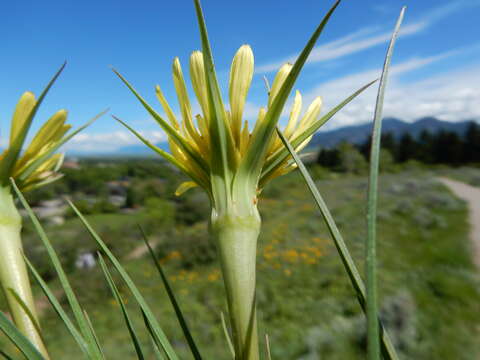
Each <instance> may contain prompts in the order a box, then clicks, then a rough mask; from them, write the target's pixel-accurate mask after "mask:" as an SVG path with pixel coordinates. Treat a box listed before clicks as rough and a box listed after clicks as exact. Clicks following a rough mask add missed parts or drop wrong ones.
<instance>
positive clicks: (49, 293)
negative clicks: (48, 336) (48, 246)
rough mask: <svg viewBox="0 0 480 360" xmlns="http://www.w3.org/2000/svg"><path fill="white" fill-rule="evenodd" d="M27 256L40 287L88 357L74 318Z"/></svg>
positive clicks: (26, 260) (27, 261) (26, 259)
mask: <svg viewBox="0 0 480 360" xmlns="http://www.w3.org/2000/svg"><path fill="white" fill-rule="evenodd" d="M24 258H25V262H26V263H27V266H28V267H29V269H30V271H31V272H32V274H33V277H34V278H35V280H36V281H37V283H38V284H39V285H40V288H41V289H42V291H43V293H44V294H45V296H46V297H47V299H48V301H49V302H50V304H51V305H52V307H53V309H54V310H55V312H56V313H57V314H58V316H59V317H60V319H62V321H63V323H64V324H65V326H66V327H67V329H68V331H69V332H70V334H71V335H72V337H73V338H74V339H75V341H76V343H77V344H78V346H79V347H80V349H81V350H82V352H83V353H84V354H85V355H87V357H88V350H87V344H86V343H85V339H84V338H83V337H82V335H81V334H80V333H79V332H78V330H77V328H76V327H75V325H74V324H73V322H72V320H71V319H70V317H69V316H68V315H67V313H66V312H65V311H64V310H63V308H62V306H61V305H60V303H59V302H58V300H57V298H56V297H55V295H54V294H53V292H52V291H51V290H50V288H49V287H48V285H47V283H46V282H45V281H44V280H43V279H42V277H41V276H40V274H39V273H38V271H37V270H36V269H35V267H34V266H33V265H32V263H31V262H30V260H28V258H27V257H24Z"/></svg>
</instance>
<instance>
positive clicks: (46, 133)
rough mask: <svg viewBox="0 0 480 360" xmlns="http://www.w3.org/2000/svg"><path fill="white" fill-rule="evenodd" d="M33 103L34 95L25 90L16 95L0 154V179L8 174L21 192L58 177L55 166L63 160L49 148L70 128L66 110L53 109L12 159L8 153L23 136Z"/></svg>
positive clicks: (56, 143) (59, 141) (26, 129)
mask: <svg viewBox="0 0 480 360" xmlns="http://www.w3.org/2000/svg"><path fill="white" fill-rule="evenodd" d="M36 103H37V100H36V99H35V95H34V94H33V93H31V92H29V91H27V92H25V93H24V94H23V95H22V96H21V97H20V100H19V101H18V103H17V106H16V108H15V112H14V114H13V118H12V123H11V127H10V141H9V146H8V147H7V148H6V149H5V150H4V151H3V153H2V154H0V169H1V171H2V178H7V179H8V178H10V177H12V178H13V179H14V180H15V182H16V183H17V185H18V186H19V187H20V189H22V190H23V191H26V190H30V189H33V188H36V187H38V186H41V185H43V184H46V183H50V182H52V181H55V180H57V179H59V178H60V177H61V176H62V175H61V174H59V173H58V169H59V168H60V166H61V164H62V162H63V154H53V151H54V150H55V149H56V148H58V145H59V144H60V143H61V141H62V138H63V137H64V135H65V133H66V132H67V131H68V130H69V129H70V127H71V126H70V125H67V124H66V123H65V121H66V119H67V111H66V110H60V111H58V112H56V113H55V114H54V115H53V116H52V117H51V118H50V119H49V120H48V121H47V122H45V124H44V125H43V126H42V127H41V128H40V130H39V131H38V133H37V134H36V135H35V136H34V138H33V140H32V141H31V142H30V144H29V145H28V147H27V148H26V149H25V150H24V151H23V153H20V152H18V154H17V155H16V156H15V159H14V160H13V161H12V160H11V157H9V156H8V155H9V153H12V152H16V149H17V146H18V145H17V144H18V143H19V142H20V141H19V140H22V139H21V138H22V137H23V138H25V135H26V132H27V131H28V125H29V124H28V123H29V117H30V115H31V113H32V111H33V109H34V108H35V105H36ZM52 150H53V151H52Z"/></svg>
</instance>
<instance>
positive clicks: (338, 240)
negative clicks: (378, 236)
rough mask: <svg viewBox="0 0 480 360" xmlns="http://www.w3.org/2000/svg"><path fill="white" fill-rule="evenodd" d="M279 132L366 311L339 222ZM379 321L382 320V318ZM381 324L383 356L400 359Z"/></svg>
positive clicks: (356, 271)
mask: <svg viewBox="0 0 480 360" xmlns="http://www.w3.org/2000/svg"><path fill="white" fill-rule="evenodd" d="M277 133H278V136H279V137H280V139H281V140H282V142H283V144H284V145H285V147H286V148H287V149H288V151H289V152H290V154H291V155H292V157H293V159H294V160H295V162H296V164H297V166H298V169H299V170H300V172H301V174H302V176H303V178H304V180H305V182H306V183H307V186H308V189H309V190H310V192H311V193H312V196H313V198H314V200H315V203H316V204H317V206H318V208H319V210H320V214H321V215H322V217H323V219H324V221H325V223H326V225H327V227H328V230H329V232H330V235H331V236H332V239H333V242H334V244H335V247H336V248H337V251H338V253H339V255H340V258H341V260H342V263H343V266H344V267H345V270H346V271H347V274H348V277H349V278H350V281H351V283H352V286H353V288H354V289H355V292H356V294H357V299H358V301H359V303H360V306H361V307H362V309H363V311H366V309H365V304H366V302H365V299H366V295H365V285H364V283H363V280H362V278H361V276H360V273H359V272H358V269H357V266H356V265H355V262H354V261H353V258H352V256H351V255H350V252H349V251H348V248H347V245H346V244H345V241H344V240H343V237H342V235H341V233H340V231H339V230H338V227H337V224H336V223H335V220H333V217H332V214H331V213H330V210H329V209H328V207H327V204H326V203H325V200H324V199H323V197H322V196H321V195H320V193H319V191H318V189H317V187H316V186H315V183H314V181H313V179H312V177H311V176H310V174H309V173H308V171H307V169H306V168H305V165H304V164H303V162H302V160H300V157H299V156H298V154H297V153H296V152H295V150H294V149H293V148H292V145H290V143H289V142H288V140H287V139H285V136H283V134H282V132H281V131H280V130H279V129H278V128H277ZM378 321H380V319H379V320H378ZM380 326H381V334H380V336H381V342H382V354H383V356H384V357H385V359H386V360H398V355H397V353H396V351H395V348H394V347H393V344H392V341H391V340H390V337H389V335H388V333H387V332H386V330H385V329H384V328H383V325H381V324H380Z"/></svg>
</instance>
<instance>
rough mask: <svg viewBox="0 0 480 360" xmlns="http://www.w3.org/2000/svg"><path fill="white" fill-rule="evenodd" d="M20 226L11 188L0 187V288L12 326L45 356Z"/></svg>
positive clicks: (20, 220)
mask: <svg viewBox="0 0 480 360" xmlns="http://www.w3.org/2000/svg"><path fill="white" fill-rule="evenodd" d="M21 228H22V219H21V217H20V214H19V213H18V210H17V208H16V207H15V204H14V201H13V197H12V194H11V193H10V189H9V188H8V187H0V254H1V257H0V283H1V287H2V289H3V292H4V294H5V298H6V299H7V303H8V307H9V309H10V314H11V316H12V318H13V321H14V323H15V325H16V326H17V328H18V329H19V330H20V331H21V332H22V333H23V334H24V335H25V336H26V337H27V338H28V339H29V340H30V341H31V342H32V344H34V345H35V346H36V347H37V349H38V350H39V351H40V352H41V353H42V355H43V356H44V357H45V358H47V359H48V353H47V350H46V348H45V345H44V344H43V340H42V338H41V335H40V333H39V328H38V316H37V313H36V310H35V303H34V301H33V296H32V290H31V287H30V282H29V279H28V273H27V268H26V265H25V260H24V258H23V248H22V242H21V237H20V230H21ZM19 299H21V301H22V302H23V304H21V303H20V302H19ZM24 307H25V308H24ZM32 319H33V320H34V321H35V323H34V322H33V321H32Z"/></svg>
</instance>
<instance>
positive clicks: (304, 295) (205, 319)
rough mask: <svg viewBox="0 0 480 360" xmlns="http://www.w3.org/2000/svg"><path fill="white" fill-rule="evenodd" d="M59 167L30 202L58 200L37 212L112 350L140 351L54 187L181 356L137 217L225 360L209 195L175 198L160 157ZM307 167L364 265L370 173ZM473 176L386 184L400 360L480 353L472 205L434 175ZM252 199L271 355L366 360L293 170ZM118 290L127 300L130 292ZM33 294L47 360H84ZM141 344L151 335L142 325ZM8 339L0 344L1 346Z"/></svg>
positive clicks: (388, 178) (390, 299) (199, 334)
mask: <svg viewBox="0 0 480 360" xmlns="http://www.w3.org/2000/svg"><path fill="white" fill-rule="evenodd" d="M406 168H408V167H406ZM64 172H65V173H66V176H65V178H64V179H62V180H61V181H59V182H57V183H55V184H53V185H51V186H49V187H46V188H43V189H42V190H40V191H38V192H37V193H35V192H33V193H31V194H30V195H29V201H30V202H31V203H32V205H34V206H36V207H37V209H39V211H41V209H42V206H43V207H45V206H46V205H45V200H50V201H54V202H55V201H56V202H57V205H56V206H57V207H58V209H57V210H58V211H57V212H56V213H55V214H56V215H55V216H53V217H48V216H47V215H45V217H44V219H43V222H44V223H45V224H46V226H47V231H48V234H49V236H50V238H51V240H52V241H53V243H54V246H55V247H56V249H57V251H58V253H59V255H60V256H61V258H62V261H63V264H64V266H65V268H66V269H67V270H68V273H69V277H70V278H71V280H72V283H73V285H74V288H75V289H76V292H77V294H78V295H79V298H80V302H81V303H82V305H83V306H84V308H85V309H86V310H87V312H88V313H89V315H90V317H91V319H92V322H93V323H94V325H95V329H96V331H97V334H98V336H99V340H100V342H101V343H102V345H103V348H104V351H105V353H106V354H107V356H108V358H121V359H129V358H134V357H135V352H134V348H133V346H132V344H131V342H130V341H129V338H128V332H127V330H126V328H125V325H124V323H123V319H122V318H121V316H120V315H119V312H118V304H117V303H116V302H115V300H114V299H113V297H112V295H111V293H110V290H109V289H108V287H107V284H106V283H105V281H104V278H103V276H102V274H101V271H100V269H99V267H98V266H97V264H96V253H95V252H96V247H95V243H94V242H93V241H92V240H91V239H90V237H89V235H88V234H87V232H86V231H85V229H84V228H83V227H82V225H81V224H80V222H79V220H78V219H77V218H75V217H74V216H73V215H72V214H71V213H69V211H67V210H65V211H62V210H61V209H62V206H63V205H62V201H61V199H62V197H61V194H69V196H71V198H72V200H73V201H74V202H75V203H76V204H77V205H78V206H79V208H80V209H81V210H82V211H83V212H84V213H86V214H88V219H89V221H91V223H92V224H93V225H94V227H95V228H96V229H97V230H98V232H99V233H100V235H101V236H102V237H103V239H104V240H105V241H106V243H107V244H108V245H109V247H110V248H111V249H112V251H113V252H114V253H115V254H116V255H117V256H118V257H119V259H121V260H122V262H123V264H124V266H125V267H126V269H127V270H128V271H129V272H130V274H131V275H132V277H133V278H134V280H135V281H136V283H137V285H138V286H139V287H140V289H141V291H142V292H143V294H144V295H145V296H146V298H147V300H148V302H149V303H150V304H151V306H152V307H153V308H154V310H155V311H156V315H157V317H158V319H159V321H160V324H161V325H162V327H163V328H164V330H165V332H166V334H167V335H168V336H169V338H170V339H171V340H172V343H173V344H174V346H175V348H176V350H178V353H179V356H180V357H181V358H182V359H188V358H190V357H191V355H190V352H189V350H188V348H187V345H186V342H185V340H184V338H183V335H182V333H181V330H180V329H179V326H178V322H177V320H176V317H175V314H174V312H173V309H172V307H171V305H170V303H169V301H168V298H167V295H166V292H165V290H164V287H163V285H162V283H161V281H160V280H159V278H158V275H157V273H156V270H155V268H154V266H153V264H152V263H151V259H150V258H149V256H148V254H147V253H146V251H145V248H144V247H143V246H142V240H141V236H140V232H139V229H138V227H137V224H141V225H142V227H143V228H144V229H145V230H146V232H147V234H148V236H149V238H150V241H151V242H152V244H154V245H155V252H156V256H157V258H158V261H159V262H160V263H161V264H162V265H163V267H164V270H165V272H166V273H167V274H168V277H169V279H170V282H171V285H172V286H173V288H174V290H175V293H176V294H177V297H178V299H179V302H180V305H181V307H182V309H183V310H184V312H185V315H186V318H187V319H188V321H189V324H190V327H191V329H192V331H193V334H194V336H195V339H196V340H197V342H198V344H199V347H200V349H201V351H202V353H203V354H204V357H205V358H206V359H229V358H230V354H229V353H228V350H227V349H228V348H227V346H226V340H225V337H224V334H223V331H222V325H221V313H222V312H224V313H225V312H226V304H225V303H224V302H223V299H224V296H223V291H224V290H223V284H222V279H221V274H220V270H219V264H218V261H217V259H216V251H215V247H214V245H213V244H212V242H211V241H210V240H209V238H208V233H207V227H208V216H209V206H208V201H207V199H206V197H205V196H204V195H203V194H202V193H201V192H200V191H198V190H195V189H194V190H190V191H188V192H187V193H185V194H184V195H182V196H181V197H175V196H174V190H175V188H176V186H178V184H179V183H180V178H181V176H180V175H179V174H178V173H177V172H176V171H175V170H173V169H171V168H170V167H168V166H166V165H164V163H162V162H160V161H154V160H142V161H138V160H132V161H106V160H90V161H81V162H80V163H78V164H75V166H72V168H71V169H65V171H64ZM312 173H313V174H314V175H315V179H316V183H317V186H318V187H319V189H320V191H321V193H322V194H323V195H324V196H325V198H326V201H327V204H328V205H329V207H330V209H331V210H332V212H333V215H334V218H335V220H336V221H337V223H338V226H339V228H340V230H341V231H342V233H343V234H344V237H345V239H346V241H347V243H348V246H349V248H350V249H351V251H352V252H353V255H354V257H355V259H357V265H358V266H359V268H360V269H362V266H363V265H362V264H361V259H362V258H363V243H364V237H365V196H366V187H367V180H366V177H364V175H362V174H361V173H360V174H358V175H356V174H351V173H348V172H343V173H339V172H331V171H328V170H325V169H323V168H320V167H312ZM473 173H476V175H475V176H477V177H479V178H480V171H479V170H478V169H473V168H463V169H457V170H447V169H443V170H436V171H427V170H425V169H415V170H412V169H410V170H405V169H402V168H399V167H397V168H396V169H395V172H393V173H384V174H383V175H382V176H381V178H380V203H379V213H378V216H379V228H378V237H379V238H378V243H379V249H378V255H379V267H380V269H379V270H380V271H379V275H380V279H379V284H380V298H381V304H382V317H383V319H384V321H385V324H386V326H387V328H388V329H389V330H390V333H391V334H392V336H393V338H394V342H395V344H396V347H397V349H398V351H399V353H400V355H401V357H402V358H403V359H437V358H438V359H452V360H453V359H458V360H462V359H465V360H466V359H474V358H477V355H478V354H479V353H480V345H479V343H478V341H477V340H478V335H479V334H478V323H479V320H480V317H479V316H478V304H479V303H480V293H479V277H478V276H477V272H476V269H474V268H473V265H472V262H471V259H470V257H469V242H468V224H467V209H466V205H465V204H464V203H463V202H461V201H460V200H458V199H456V198H455V197H454V196H453V195H452V194H451V193H450V192H449V190H448V189H447V188H445V187H444V186H442V185H440V184H439V183H438V182H437V181H435V176H437V174H440V175H445V174H446V175H448V176H452V174H454V175H453V176H452V177H456V178H458V179H461V180H463V181H466V182H467V179H466V177H469V178H472V179H474V178H475V177H474V175H472V174H473ZM259 204H260V211H261V215H262V219H263V222H264V225H263V232H262V234H261V237H260V243H259V249H258V257H257V266H258V269H259V273H258V289H257V302H258V316H259V326H260V332H261V333H263V334H264V333H268V335H269V337H270V343H271V348H272V358H274V359H302V360H314V359H362V358H364V353H365V340H366V330H365V328H364V322H365V321H364V315H363V313H362V312H361V309H360V307H359V305H358V303H357V301H356V299H355V298H354V294H353V290H352V289H351V285H350V284H349V281H348V279H347V276H346V274H345V271H344V269H343V266H342V265H341V263H340V260H339V257H338V255H337V253H336V249H335V247H334V246H333V244H332V241H331V239H330V237H329V236H328V232H327V229H326V227H325V226H324V224H323V220H322V219H321V217H320V216H319V214H318V211H317V209H316V207H315V205H314V203H313V202H312V200H311V197H310V195H309V194H308V191H307V189H306V186H305V185H304V183H303V180H302V178H301V177H300V175H299V174H298V173H297V172H294V173H292V174H290V175H288V176H285V177H282V178H280V179H278V180H276V181H274V182H273V183H272V184H270V185H269V186H267V188H266V189H265V190H264V192H263V193H262V195H261V199H260V203H259ZM46 213H48V211H47V212H46ZM293 218H295V221H292V219H293ZM24 233H25V237H24V239H25V247H26V252H27V256H28V257H29V258H30V259H31V260H32V262H33V263H34V264H35V266H36V267H37V269H39V270H40V272H41V275H42V276H43V277H44V279H45V280H46V281H48V282H49V285H50V286H51V287H52V288H53V289H54V290H55V292H56V294H57V296H58V298H59V299H61V300H62V302H63V303H65V301H66V300H65V296H64V294H63V293H62V291H61V290H60V289H61V287H60V285H59V283H58V280H57V278H56V276H55V275H54V271H53V268H52V266H51V264H50V263H49V260H48V257H47V255H46V253H45V250H44V248H43V246H41V244H40V241H39V239H38V238H37V235H36V234H35V232H34V231H33V227H32V225H31V224H30V223H29V221H28V220H25V225H24ZM117 280H118V284H121V281H120V279H117ZM120 290H121V292H122V294H123V295H124V296H125V298H127V299H128V297H129V296H130V295H129V293H128V290H127V288H126V287H124V286H120ZM35 291H36V293H37V294H38V296H37V298H38V301H37V307H38V308H39V311H40V313H41V318H42V327H43V328H44V329H46V330H47V331H44V334H45V336H46V339H45V341H46V343H47V345H48V347H49V350H50V352H51V355H52V357H53V358H55V359H57V358H58V359H60V358H66V356H67V354H68V359H72V360H74V359H81V358H83V357H82V354H81V353H80V352H78V353H72V351H71V349H74V348H75V347H74V345H73V340H72V339H71V338H70V337H69V336H68V334H67V331H66V329H65V328H64V325H63V324H62V323H61V322H60V321H59V320H58V317H57V315H56V314H55V313H54V311H53V310H52V309H51V308H50V307H49V305H48V302H47V301H46V299H45V298H44V297H43V295H41V294H40V290H39V289H38V288H36V289H35ZM128 306H129V308H130V310H131V314H132V315H134V319H133V320H134V323H135V324H136V325H137V327H138V329H141V328H143V320H142V316H141V313H140V312H139V311H138V308H136V306H135V305H134V302H133V301H131V302H129V303H128ZM2 308H4V306H3V305H2ZM141 340H142V342H144V343H145V345H148V343H149V342H150V340H149V338H148V336H147V334H146V333H145V334H144V337H143V338H142V339H141ZM2 341H3V338H0V347H3V346H5V345H4V344H3V342H2ZM150 355H152V356H153V354H150Z"/></svg>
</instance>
